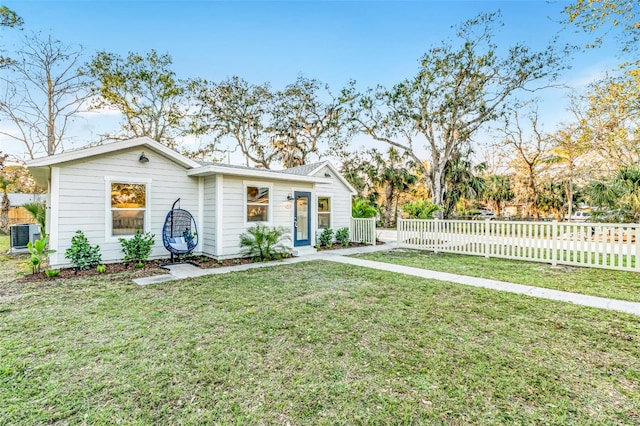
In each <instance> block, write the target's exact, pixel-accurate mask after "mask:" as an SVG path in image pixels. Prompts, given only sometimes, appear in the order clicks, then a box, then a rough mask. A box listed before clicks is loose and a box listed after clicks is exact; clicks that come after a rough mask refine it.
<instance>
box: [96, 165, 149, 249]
mask: <svg viewBox="0 0 640 426" xmlns="http://www.w3.org/2000/svg"><path fill="white" fill-rule="evenodd" d="M151 181H152V180H151V179H144V178H132V177H130V176H126V177H121V176H105V177H104V184H105V185H104V188H105V190H104V193H105V194H104V195H105V197H104V198H105V204H104V207H105V212H104V221H105V224H104V240H105V242H117V241H118V239H119V238H125V239H129V238H131V237H133V236H134V235H135V234H132V235H113V213H112V212H113V209H112V208H111V184H113V183H131V184H144V185H145V211H144V229H143V232H149V231H150V229H151V223H150V222H151V197H150V194H151Z"/></svg>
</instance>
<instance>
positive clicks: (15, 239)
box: [11, 223, 40, 251]
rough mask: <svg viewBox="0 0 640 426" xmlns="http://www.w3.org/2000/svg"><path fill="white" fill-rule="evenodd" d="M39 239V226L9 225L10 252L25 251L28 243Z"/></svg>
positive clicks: (29, 224) (28, 224)
mask: <svg viewBox="0 0 640 426" xmlns="http://www.w3.org/2000/svg"><path fill="white" fill-rule="evenodd" d="M39 239H40V225H35V224H33V223H23V224H20V225H11V251H13V250H15V249H25V248H27V244H28V243H29V241H31V242H32V243H33V242H34V241H35V240H39Z"/></svg>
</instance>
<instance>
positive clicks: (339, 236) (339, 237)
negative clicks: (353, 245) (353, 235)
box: [336, 228, 350, 247]
mask: <svg viewBox="0 0 640 426" xmlns="http://www.w3.org/2000/svg"><path fill="white" fill-rule="evenodd" d="M349 237H350V235H349V228H340V229H338V230H337V231H336V241H337V242H338V244H340V245H342V247H348V246H349V240H350V238H349Z"/></svg>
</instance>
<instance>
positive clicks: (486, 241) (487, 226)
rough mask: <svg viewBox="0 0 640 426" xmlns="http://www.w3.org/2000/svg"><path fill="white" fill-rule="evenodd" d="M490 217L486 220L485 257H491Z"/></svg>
mask: <svg viewBox="0 0 640 426" xmlns="http://www.w3.org/2000/svg"><path fill="white" fill-rule="evenodd" d="M489 231H490V228H489V219H485V220H484V257H485V259H488V258H489V234H490V232H489Z"/></svg>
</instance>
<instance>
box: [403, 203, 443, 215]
mask: <svg viewBox="0 0 640 426" xmlns="http://www.w3.org/2000/svg"><path fill="white" fill-rule="evenodd" d="M438 210H440V206H438V205H437V204H433V203H432V202H431V201H429V200H422V201H414V202H413V203H407V204H405V205H404V206H402V211H403V212H405V213H407V214H408V215H409V219H433V213H434V212H437V211H438Z"/></svg>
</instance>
